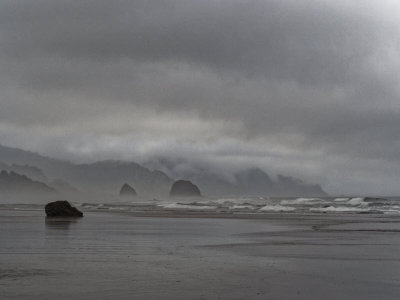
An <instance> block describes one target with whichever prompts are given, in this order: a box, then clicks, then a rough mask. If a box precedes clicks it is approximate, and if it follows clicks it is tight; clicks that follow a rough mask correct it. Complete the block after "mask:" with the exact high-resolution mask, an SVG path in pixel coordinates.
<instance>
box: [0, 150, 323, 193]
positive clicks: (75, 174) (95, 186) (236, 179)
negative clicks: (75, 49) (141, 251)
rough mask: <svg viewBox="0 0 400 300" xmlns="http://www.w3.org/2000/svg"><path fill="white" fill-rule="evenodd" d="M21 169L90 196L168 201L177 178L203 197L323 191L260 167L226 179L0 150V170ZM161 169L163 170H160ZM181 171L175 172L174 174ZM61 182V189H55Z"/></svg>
mask: <svg viewBox="0 0 400 300" xmlns="http://www.w3.org/2000/svg"><path fill="white" fill-rule="evenodd" d="M1 165H3V167H4V168H3V169H6V170H14V169H20V170H21V172H23V173H22V174H26V175H27V176H29V177H30V174H31V176H32V177H31V178H34V179H39V178H43V180H42V181H43V182H46V183H48V184H49V185H52V186H55V187H57V189H58V188H60V190H62V189H63V187H65V186H67V187H68V186H71V188H68V189H69V190H76V191H78V190H79V191H81V192H88V193H94V194H102V193H108V194H117V193H118V191H119V189H120V187H121V185H122V184H124V183H130V184H133V185H134V186H135V189H136V191H137V193H138V195H139V196H145V197H146V196H148V197H166V196H168V194H169V190H170V188H171V185H172V183H173V182H174V180H176V179H185V180H190V181H192V182H193V183H194V184H196V185H198V187H199V188H200V190H201V191H202V193H203V194H204V195H205V196H232V195H252V196H257V195H260V196H306V197H309V196H313V197H315V196H320V197H321V196H326V195H327V194H326V193H325V192H324V191H323V189H322V188H321V186H319V185H317V184H309V183H306V182H304V181H302V180H300V179H297V178H294V177H290V176H284V175H278V176H277V177H276V178H272V177H271V176H270V175H269V174H268V173H267V172H265V171H263V170H262V169H260V168H249V169H244V170H240V171H236V172H234V173H232V174H230V175H229V176H228V177H229V178H228V177H227V176H223V175H222V174H221V173H219V172H218V170H214V169H211V168H193V169H189V170H190V171H185V169H180V168H179V165H177V164H175V163H174V162H172V161H167V160H156V159H155V160H154V161H153V162H152V164H145V166H146V167H145V166H142V165H140V164H138V163H135V162H125V161H114V160H107V161H99V162H95V163H90V164H74V163H71V162H69V161H64V160H58V159H53V158H49V157H46V156H43V155H40V154H37V153H34V152H30V151H25V150H21V149H16V148H10V147H5V146H1V145H0V167H1ZM160 170H161V171H160ZM176 170H179V171H176ZM60 182H62V183H63V184H62V185H61V184H56V183H60Z"/></svg>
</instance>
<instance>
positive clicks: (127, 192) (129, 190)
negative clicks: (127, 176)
mask: <svg viewBox="0 0 400 300" xmlns="http://www.w3.org/2000/svg"><path fill="white" fill-rule="evenodd" d="M119 195H120V196H122V197H133V196H136V195H137V194H136V191H135V189H134V188H133V187H131V186H130V185H129V184H127V183H125V184H124V185H123V186H122V187H121V190H120V191H119Z"/></svg>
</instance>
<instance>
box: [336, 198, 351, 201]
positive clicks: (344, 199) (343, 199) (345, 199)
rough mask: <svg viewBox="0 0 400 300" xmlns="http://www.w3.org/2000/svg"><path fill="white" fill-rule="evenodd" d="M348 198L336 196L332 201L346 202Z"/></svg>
mask: <svg viewBox="0 0 400 300" xmlns="http://www.w3.org/2000/svg"><path fill="white" fill-rule="evenodd" d="M349 200H350V199H349V198H336V199H335V200H333V201H335V202H346V201H349Z"/></svg>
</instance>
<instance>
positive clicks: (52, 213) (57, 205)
mask: <svg viewBox="0 0 400 300" xmlns="http://www.w3.org/2000/svg"><path fill="white" fill-rule="evenodd" d="M45 211H46V215H47V216H48V217H83V213H82V212H81V211H79V210H78V209H76V208H75V207H73V206H72V205H71V204H70V203H69V202H68V201H55V202H50V203H48V204H47V205H46V206H45Z"/></svg>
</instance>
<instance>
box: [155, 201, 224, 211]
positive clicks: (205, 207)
mask: <svg viewBox="0 0 400 300" xmlns="http://www.w3.org/2000/svg"><path fill="white" fill-rule="evenodd" d="M158 206H161V207H163V208H165V209H189V210H215V209H217V207H216V206H208V205H190V204H182V203H169V204H161V205H158Z"/></svg>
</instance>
